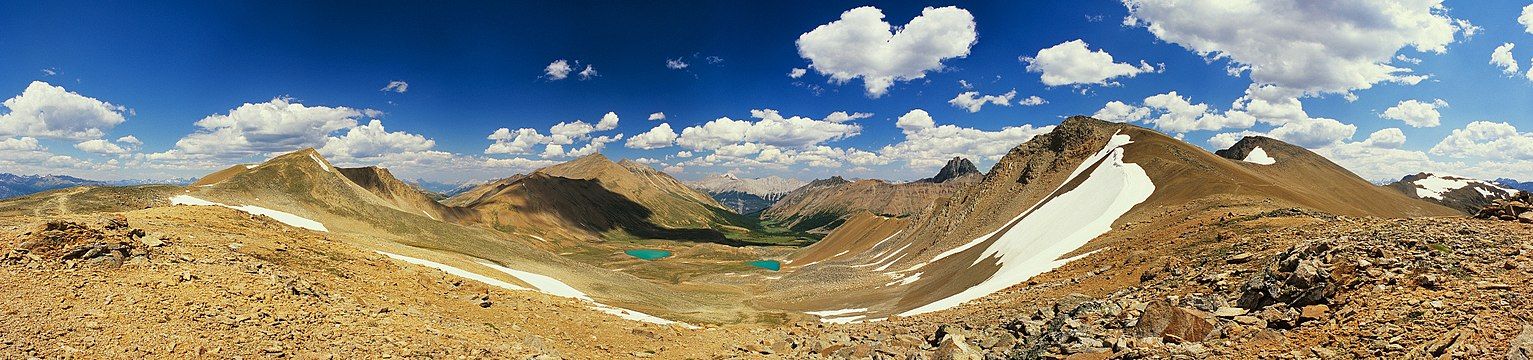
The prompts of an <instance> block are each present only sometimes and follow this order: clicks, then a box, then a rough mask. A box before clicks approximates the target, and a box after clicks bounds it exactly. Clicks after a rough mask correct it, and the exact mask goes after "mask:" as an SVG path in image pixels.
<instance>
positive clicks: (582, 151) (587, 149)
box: [565, 134, 623, 157]
mask: <svg viewBox="0 0 1533 360" xmlns="http://www.w3.org/2000/svg"><path fill="white" fill-rule="evenodd" d="M619 140H623V134H617V135H613V136H608V135H602V136H597V137H595V138H592V139H591V141H590V142H587V143H586V145H585V146H581V147H579V148H575V149H574V150H570V152H569V153H566V154H565V155H567V156H570V157H580V156H586V155H591V154H595V153H598V152H601V149H602V148H604V147H606V146H607V143H610V142H613V141H619Z"/></svg>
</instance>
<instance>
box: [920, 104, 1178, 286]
mask: <svg viewBox="0 0 1533 360" xmlns="http://www.w3.org/2000/svg"><path fill="white" fill-rule="evenodd" d="M1132 142H1133V141H1131V140H1130V139H1129V136H1128V135H1119V134H1114V135H1113V137H1112V139H1111V140H1110V141H1108V143H1107V146H1106V147H1104V148H1103V149H1102V150H1101V151H1098V152H1097V153H1096V154H1095V155H1093V156H1092V157H1090V158H1088V159H1086V161H1083V162H1081V165H1080V166H1078V167H1077V168H1076V169H1075V171H1074V172H1072V173H1071V175H1070V177H1069V178H1067V179H1066V180H1065V181H1064V182H1062V183H1060V184H1061V185H1060V186H1061V187H1062V186H1063V184H1068V183H1071V182H1074V181H1075V180H1076V177H1077V176H1079V175H1080V174H1081V173H1082V172H1084V171H1085V170H1087V169H1088V168H1090V167H1091V165H1092V164H1095V163H1097V162H1098V161H1102V163H1101V164H1100V165H1098V166H1097V167H1096V168H1095V169H1093V170H1092V171H1091V173H1090V174H1087V177H1086V178H1085V179H1084V180H1083V181H1081V183H1080V184H1079V185H1078V186H1077V187H1076V188H1075V189H1072V190H1070V191H1068V192H1065V193H1063V194H1057V195H1055V196H1054V197H1053V198H1052V199H1050V198H1045V199H1044V200H1042V201H1040V202H1039V203H1038V204H1034V205H1033V207H1032V208H1029V209H1028V210H1027V211H1023V212H1022V214H1020V215H1018V217H1017V218H1014V219H1013V220H1012V221H1014V222H1016V224H1015V226H1011V227H1009V229H1008V227H1006V226H1001V227H1000V229H997V230H996V231H995V232H991V233H990V234H986V235H985V236H982V237H980V238H977V239H974V240H973V241H970V242H968V243H966V244H964V245H963V246H960V247H959V248H957V249H955V250H959V249H968V248H972V247H974V246H977V245H979V244H980V243H983V242H984V241H985V240H987V239H989V238H990V237H991V236H994V235H995V234H996V233H999V232H1000V231H1001V230H1003V229H1005V230H1008V231H1006V232H1005V233H1003V234H1000V237H999V238H998V239H996V241H995V242H993V243H991V244H990V246H989V247H987V248H985V249H984V252H983V253H982V254H981V256H979V257H978V258H977V259H975V261H974V263H973V264H970V266H971V267H972V266H974V265H977V264H978V263H979V262H980V261H983V260H985V259H991V258H994V259H996V260H997V263H998V264H999V265H1000V268H999V269H997V270H996V272H995V273H994V274H991V275H990V277H989V278H987V279H985V280H984V281H982V282H980V283H979V284H976V285H974V286H972V287H970V288H968V289H966V290H964V291H961V292H959V293H957V294H953V295H951V296H948V297H947V298H943V299H941V300H937V301H934V302H932V303H929V304H926V305H923V306H920V307H917V308H914V309H911V310H908V311H905V312H903V313H900V316H912V315H918V314H924V313H928V312H933V311H937V310H942V309H947V308H951V307H954V306H958V305H959V304H962V303H964V302H968V301H970V300H974V299H978V298H980V297H984V296H986V295H990V294H992V293H995V292H997V291H1000V290H1003V289H1005V288H1008V287H1011V286H1013V285H1016V284H1019V283H1022V282H1025V281H1027V279H1029V278H1032V277H1033V276H1037V275H1038V274H1042V273H1044V272H1048V271H1050V270H1053V269H1055V268H1058V267H1060V266H1063V265H1064V264H1066V263H1068V262H1069V261H1070V260H1073V259H1060V257H1062V256H1064V255H1065V254H1068V253H1070V252H1072V251H1075V250H1076V249H1079V248H1080V247H1081V246H1084V245H1086V243H1087V242H1089V241H1091V239H1093V238H1096V237H1097V236H1100V235H1102V234H1104V233H1107V232H1108V231H1110V230H1112V223H1113V222H1114V221H1116V220H1117V219H1118V218H1119V217H1121V216H1123V214H1125V213H1128V211H1129V209H1132V208H1133V207H1134V206H1136V205H1138V204H1139V203H1142V202H1144V201H1145V200H1146V199H1148V198H1149V197H1150V195H1151V194H1152V193H1154V192H1155V184H1154V183H1153V182H1152V181H1151V180H1150V177H1149V175H1147V174H1146V173H1145V171H1144V168H1142V167H1140V166H1139V165H1136V164H1130V163H1124V162H1123V152H1124V149H1123V146H1124V145H1128V144H1129V143H1132ZM1058 191H1059V189H1058V188H1056V189H1055V193H1057V192H1058ZM961 251H962V250H959V251H949V252H945V253H943V255H939V256H938V257H937V258H936V259H933V260H932V261H936V260H937V259H941V258H943V257H947V256H950V255H952V254H957V253H958V252H961ZM928 263H930V262H928Z"/></svg>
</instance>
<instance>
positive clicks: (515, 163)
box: [483, 158, 559, 170]
mask: <svg viewBox="0 0 1533 360" xmlns="http://www.w3.org/2000/svg"><path fill="white" fill-rule="evenodd" d="M483 163H484V166H486V167H493V168H512V169H523V170H532V169H537V168H542V167H547V166H552V165H554V164H558V163H559V162H558V161H553V160H537V159H527V158H510V159H496V158H485V159H484V160H483Z"/></svg>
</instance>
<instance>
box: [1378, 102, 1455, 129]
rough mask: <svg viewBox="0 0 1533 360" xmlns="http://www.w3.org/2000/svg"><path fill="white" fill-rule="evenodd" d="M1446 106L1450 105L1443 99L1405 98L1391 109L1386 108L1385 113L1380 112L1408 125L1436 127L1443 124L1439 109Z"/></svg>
mask: <svg viewBox="0 0 1533 360" xmlns="http://www.w3.org/2000/svg"><path fill="white" fill-rule="evenodd" d="M1444 107H1448V102H1446V101H1443V99H1436V100H1432V101H1431V102H1423V101H1418V100H1405V101H1401V102H1400V103H1399V104H1395V106H1391V107H1390V108H1389V109H1385V110H1384V113H1383V114H1380V116H1381V117H1383V118H1385V119H1392V120H1400V121H1404V122H1405V124H1406V125H1410V126H1411V127H1418V128H1422V127H1436V126H1437V125H1439V124H1442V122H1441V121H1440V120H1439V119H1440V118H1442V114H1441V113H1438V112H1437V109H1438V108H1444Z"/></svg>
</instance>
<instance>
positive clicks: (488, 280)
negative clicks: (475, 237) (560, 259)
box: [374, 250, 530, 290]
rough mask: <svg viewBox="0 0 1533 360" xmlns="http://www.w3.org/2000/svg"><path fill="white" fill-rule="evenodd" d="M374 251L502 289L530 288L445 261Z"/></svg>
mask: <svg viewBox="0 0 1533 360" xmlns="http://www.w3.org/2000/svg"><path fill="white" fill-rule="evenodd" d="M374 252H377V253H379V254H383V256H388V257H390V258H393V259H394V260H399V261H403V262H407V263H411V264H415V265H420V266H425V267H429V268H433V269H437V270H441V271H442V272H445V273H448V274H452V275H455V276H458V277H461V278H465V279H469V280H473V281H478V282H482V283H485V284H487V285H490V286H495V287H498V288H502V289H510V290H530V289H528V288H525V287H521V286H518V285H516V284H512V283H508V282H505V281H501V280H500V279H496V278H492V277H489V276H484V275H479V274H477V273H474V272H472V271H468V270H463V269H459V268H457V267H453V266H452V265H447V264H443V263H439V262H435V261H431V260H426V259H421V258H414V257H409V256H404V255H399V254H395V253H390V252H387V251H382V250H374Z"/></svg>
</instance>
